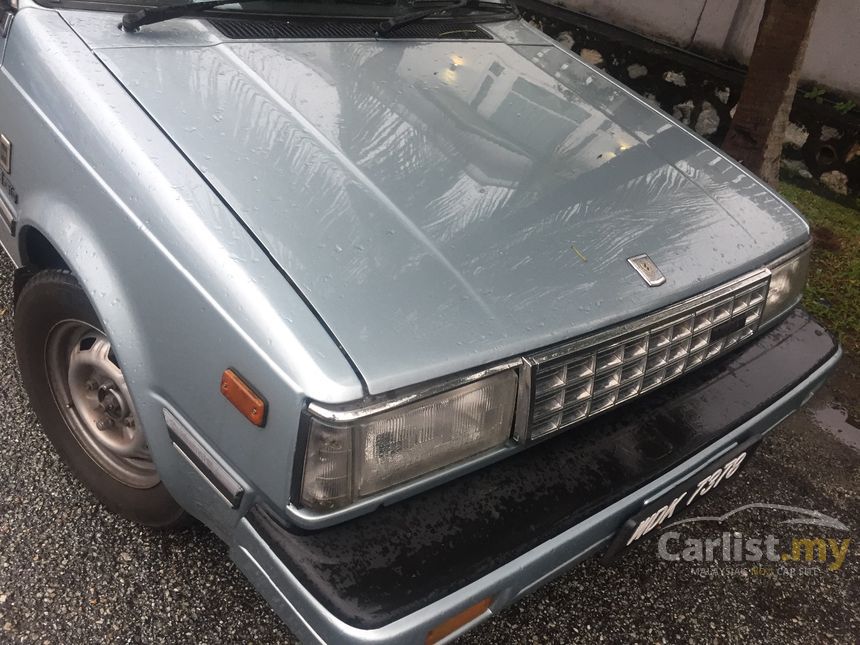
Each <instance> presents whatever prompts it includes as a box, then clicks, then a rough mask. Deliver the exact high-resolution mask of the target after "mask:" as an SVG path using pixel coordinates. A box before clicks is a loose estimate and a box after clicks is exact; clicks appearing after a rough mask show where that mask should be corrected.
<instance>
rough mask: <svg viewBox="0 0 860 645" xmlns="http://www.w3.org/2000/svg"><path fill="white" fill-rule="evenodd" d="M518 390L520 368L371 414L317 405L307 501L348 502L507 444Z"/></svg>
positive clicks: (310, 426)
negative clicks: (340, 412) (334, 410)
mask: <svg viewBox="0 0 860 645" xmlns="http://www.w3.org/2000/svg"><path fill="white" fill-rule="evenodd" d="M516 396H517V374H516V372H515V371H513V370H507V371H504V372H501V373H498V374H495V375H493V376H489V377H487V378H483V379H481V380H478V381H475V382H473V383H469V384H468V385H464V386H462V387H458V388H456V389H453V390H449V391H447V392H443V393H442V394H436V395H434V396H430V397H427V398H424V399H420V400H418V401H414V402H411V403H408V404H406V405H403V406H401V407H395V408H394V409H387V410H385V411H383V412H378V413H376V414H368V415H366V416H364V415H362V414H361V412H360V411H359V412H357V413H356V414H347V415H338V414H326V412H325V411H321V410H320V409H319V408H318V406H314V405H312V406H310V411H309V412H308V413H307V414H308V417H307V423H306V426H305V427H306V428H307V433H308V437H307V449H306V452H305V463H304V473H303V477H302V490H301V501H302V505H303V506H305V507H308V508H312V509H316V510H332V509H335V508H340V507H343V506H346V505H348V504H350V503H352V502H354V501H356V500H358V499H361V498H363V497H367V496H369V495H373V494H374V493H378V492H380V491H382V490H385V489H387V488H390V487H392V486H396V485H398V484H402V483H404V482H407V481H409V480H412V479H415V478H417V477H421V476H422V475H426V474H428V473H430V472H432V471H435V470H439V469H441V468H444V467H446V466H450V465H452V464H454V463H457V462H460V461H463V460H465V459H468V458H471V457H475V456H477V455H479V454H481V453H484V452H487V451H489V450H491V449H493V448H496V447H498V446H501V445H502V444H504V443H505V442H506V441H507V440H508V438H509V437H510V435H511V429H512V425H513V416H514V406H515V403H516ZM339 416H347V417H357V418H354V419H350V420H337V419H338V417H339Z"/></svg>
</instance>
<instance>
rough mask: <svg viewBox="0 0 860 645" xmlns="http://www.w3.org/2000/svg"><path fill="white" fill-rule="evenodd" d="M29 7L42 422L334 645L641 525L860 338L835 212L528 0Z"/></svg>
mask: <svg viewBox="0 0 860 645" xmlns="http://www.w3.org/2000/svg"><path fill="white" fill-rule="evenodd" d="M144 1H146V0H144ZM0 2H2V4H0V16H2V18H0V57H2V68H0V180H2V181H0V184H2V186H0V220H2V222H0V242H2V245H3V246H4V248H5V249H6V252H7V253H8V254H9V256H10V257H11V259H12V261H13V262H14V263H15V265H16V267H17V270H16V272H15V283H14V291H15V298H16V311H15V342H16V349H17V354H18V359H19V362H20V368H21V375H22V377H23V381H24V384H25V385H26V388H27V390H28V392H29V394H30V398H31V401H32V403H33V407H34V408H35V410H36V412H37V413H38V416H39V419H40V421H41V425H42V427H43V428H44V431H45V433H46V434H47V435H48V436H49V437H50V439H51V440H52V442H53V443H54V445H55V446H56V448H57V450H58V451H59V453H60V454H61V455H62V456H63V458H64V459H65V461H66V463H67V464H68V465H69V467H70V468H71V469H72V470H73V471H74V472H75V473H76V474H77V475H78V477H79V478H80V479H81V480H82V481H83V482H84V483H85V484H86V485H87V486H88V487H89V488H90V489H91V490H92V491H93V493H94V494H95V495H96V496H97V497H98V498H99V499H100V500H101V501H102V502H103V503H104V504H105V505H106V506H107V507H109V508H110V509H112V510H114V511H116V512H117V513H120V514H122V515H124V516H126V517H128V518H131V519H133V520H136V521H138V522H142V523H144V524H147V525H150V526H154V527H169V526H174V525H177V524H180V523H182V522H185V521H188V520H189V516H193V517H195V518H197V519H198V520H200V521H202V522H204V523H205V524H206V525H207V526H209V527H210V528H211V529H212V530H213V531H215V532H216V533H217V534H218V535H219V536H220V537H221V538H222V539H223V540H224V541H225V542H226V543H227V544H228V545H229V547H230V553H231V556H232V558H233V559H234V560H235V562H236V563H237V565H238V566H239V567H240V568H241V569H242V571H243V572H244V573H245V574H246V575H247V577H248V578H249V580H250V581H251V582H252V583H253V584H254V585H255V586H256V588H257V589H258V590H259V591H260V593H261V594H262V595H263V596H265V598H266V599H267V600H268V601H269V602H270V603H271V605H272V606H273V607H274V609H275V610H276V611H277V612H278V613H279V614H280V615H281V616H282V617H283V619H284V620H285V621H286V622H287V624H288V625H289V627H290V628H291V630H292V631H293V632H294V633H295V634H296V635H297V636H298V637H299V638H301V639H302V640H304V641H307V642H312V643H313V642H327V643H376V644H379V645H383V644H388V643H403V644H413V643H414V644H416V645H417V644H419V643H436V642H445V641H448V640H451V639H453V638H455V637H456V636H457V635H459V634H461V633H463V632H464V631H465V630H467V629H469V628H470V627H472V626H474V625H475V624H477V623H478V622H480V621H482V620H484V619H486V618H487V617H489V616H491V615H492V614H494V613H497V612H498V611H499V610H501V609H502V608H503V607H505V606H507V605H509V604H510V603H512V602H514V601H516V600H517V599H518V598H520V597H521V596H523V595H524V594H527V593H529V592H530V591H532V590H534V589H535V588H537V587H539V586H540V585H542V584H544V583H545V582H546V581H548V580H549V579H550V578H552V577H553V576H555V575H558V574H559V573H560V572H562V571H563V570H565V569H566V568H567V567H569V566H571V565H573V564H574V563H576V562H578V561H580V560H582V559H583V558H586V557H588V556H591V555H594V554H599V553H606V554H607V555H608V556H611V555H613V554H614V553H615V552H617V551H618V550H619V549H621V548H623V547H625V546H629V545H632V544H634V543H638V542H640V541H643V540H644V539H646V536H647V535H648V534H649V533H650V532H652V531H653V530H654V529H655V528H656V527H658V526H660V525H661V524H662V523H664V522H666V520H668V519H669V518H670V517H676V518H677V517H678V516H679V515H680V514H681V513H683V510H684V508H686V506H687V505H688V504H689V503H690V502H694V501H695V500H698V499H700V498H702V497H703V496H706V495H708V494H709V492H710V491H711V490H713V489H714V488H716V487H718V486H724V485H725V484H724V482H726V481H728V480H730V479H731V478H732V476H733V475H734V473H735V472H736V471H737V469H738V468H739V467H741V465H743V466H746V464H747V463H749V461H750V460H749V459H747V456H748V455H749V453H750V451H751V450H752V449H753V448H754V447H755V445H756V444H757V442H758V441H759V440H760V439H761V438H762V437H763V436H764V435H765V434H766V433H767V432H768V431H769V430H771V429H772V428H773V427H774V426H775V425H777V424H778V423H779V422H780V421H781V420H782V419H783V418H785V417H786V416H787V415H788V414H790V413H791V412H792V411H794V410H796V409H797V408H798V407H799V406H800V405H801V404H802V403H803V402H804V401H805V400H806V399H807V398H808V397H809V396H810V395H811V393H812V392H813V391H814V389H815V388H816V387H817V386H819V385H820V384H821V383H822V381H823V379H824V378H825V376H826V374H827V373H828V371H829V370H830V369H831V368H832V367H833V366H834V364H835V362H836V361H837V360H838V358H839V356H840V349H839V346H838V344H837V343H836V342H835V341H834V340H833V338H832V337H831V336H830V335H829V334H827V333H826V332H825V331H824V330H823V329H822V328H821V327H819V325H818V324H817V323H816V322H815V321H813V320H812V319H811V318H810V317H809V316H808V315H807V314H805V313H803V312H802V311H801V310H799V309H796V305H797V304H798V301H799V299H800V295H801V292H802V290H803V287H804V282H805V279H806V273H807V268H808V264H809V251H810V245H809V240H810V233H809V227H808V226H807V224H806V222H805V221H804V220H803V218H802V217H800V215H798V214H797V212H796V211H794V210H793V209H792V208H791V207H790V206H788V205H787V204H786V203H785V202H784V201H782V200H781V199H780V198H779V197H778V196H777V195H775V194H774V193H773V192H772V191H771V190H770V189H769V188H767V187H766V186H764V185H762V184H761V183H760V182H759V181H757V180H756V179H755V178H754V177H752V176H750V174H749V173H747V172H746V171H744V170H743V169H742V168H740V167H738V166H737V165H736V164H734V163H733V162H732V161H731V160H729V159H727V158H726V157H724V156H723V155H722V154H721V153H720V152H718V151H717V150H715V149H714V148H712V147H711V146H710V145H708V144H707V143H706V142H704V141H703V140H701V139H700V138H698V137H697V136H696V135H695V134H693V133H692V132H690V131H689V130H687V129H685V128H684V127H682V126H680V125H679V124H677V123H675V122H674V121H672V120H671V119H670V118H669V117H667V116H666V115H664V114H663V113H661V112H659V111H657V110H655V109H653V108H651V107H650V106H649V105H648V104H646V103H644V102H643V101H642V100H640V99H639V98H637V97H636V96H634V95H633V94H631V93H630V92H629V91H627V90H626V89H625V88H623V87H621V86H619V85H618V84H616V83H614V82H613V81H612V80H610V79H609V78H607V77H606V76H605V75H603V74H602V73H601V72H600V71H598V70H596V69H594V68H592V67H589V66H588V65H586V64H585V63H583V62H582V61H580V60H579V59H578V58H576V57H575V56H573V55H572V54H571V53H570V52H569V51H565V50H564V49H562V48H560V47H559V46H558V45H557V44H556V43H555V42H553V41H552V40H550V39H548V38H547V37H546V36H544V35H542V34H541V33H539V32H538V31H536V30H535V29H533V28H532V27H530V26H529V25H528V24H526V23H524V22H522V21H520V20H519V19H518V18H517V16H516V12H515V9H514V8H513V7H512V6H510V5H508V4H500V3H497V2H486V1H478V0H461V1H459V2H454V3H448V2H437V1H436V0H432V1H427V0H411V1H410V2H402V1H398V0H367V1H366V2H365V1H364V0H350V1H349V2H347V1H345V0H344V1H341V2H337V1H334V2H322V1H320V2H311V1H291V0H281V1H278V0H252V1H249V2H243V3H241V4H224V3H222V2H218V1H215V2H200V3H198V4H195V5H172V6H167V5H161V6H158V0H151V2H152V4H150V5H146V6H144V5H143V4H142V3H141V2H140V1H139V0H11V4H10V0H0ZM753 467H754V466H753ZM207 593H215V592H214V591H207Z"/></svg>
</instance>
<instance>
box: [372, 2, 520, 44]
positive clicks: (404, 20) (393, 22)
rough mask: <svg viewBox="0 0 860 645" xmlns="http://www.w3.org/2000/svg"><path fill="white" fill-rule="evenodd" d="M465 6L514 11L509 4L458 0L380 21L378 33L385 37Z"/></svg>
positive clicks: (478, 8)
mask: <svg viewBox="0 0 860 645" xmlns="http://www.w3.org/2000/svg"><path fill="white" fill-rule="evenodd" d="M464 7H468V8H470V9H476V10H480V11H487V12H491V13H511V12H512V11H513V8H512V7H511V6H510V5H509V4H499V5H496V6H488V5H483V6H482V5H481V3H480V1H479V0H458V1H457V2H452V3H451V4H446V5H442V6H441V7H435V8H434V9H425V10H423V11H413V12H412V13H407V14H403V15H402V16H397V17H394V18H389V19H388V20H384V21H383V22H381V23H379V26H378V27H377V28H376V35H377V37H383V36H386V35H387V34H390V33H391V32H392V31H396V30H398V29H400V28H401V27H405V26H406V25H411V24H412V23H414V22H418V21H420V20H424V19H425V18H431V17H432V16H436V15H438V14H440V13H447V12H449V11H453V10H455V9H462V8H464Z"/></svg>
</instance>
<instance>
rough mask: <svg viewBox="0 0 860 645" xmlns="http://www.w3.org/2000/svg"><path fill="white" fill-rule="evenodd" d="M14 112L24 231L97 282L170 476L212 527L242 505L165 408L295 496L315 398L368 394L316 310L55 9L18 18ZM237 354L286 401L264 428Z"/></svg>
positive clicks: (278, 493) (243, 467) (7, 66)
mask: <svg viewBox="0 0 860 645" xmlns="http://www.w3.org/2000/svg"><path fill="white" fill-rule="evenodd" d="M0 126H2V130H3V132H4V133H5V134H7V136H9V137H10V138H13V139H14V145H15V167H14V171H13V175H12V177H11V179H12V181H13V182H14V184H15V189H16V191H17V193H18V194H19V196H20V202H19V204H18V207H17V218H18V230H19V231H21V230H26V229H27V228H33V229H36V230H38V231H39V232H40V233H41V234H42V235H44V236H45V237H46V238H47V239H48V240H49V241H50V242H51V244H53V246H54V248H55V249H56V250H57V251H58V252H59V253H60V255H61V256H62V258H63V259H64V261H65V262H66V263H67V264H68V266H69V267H70V268H71V269H72V270H73V272H74V273H75V274H76V276H77V277H78V279H79V280H80V282H81V283H82V284H83V285H84V286H85V289H86V290H87V292H88V294H89V297H90V300H91V302H92V304H93V306H94V307H95V309H96V311H97V313H98V315H99V317H100V319H101V320H102V322H103V324H104V326H105V330H106V331H107V332H108V334H109V335H110V336H111V338H112V340H113V342H114V344H115V346H116V348H117V354H118V356H119V358H120V360H121V362H122V366H123V370H124V372H125V374H126V376H127V379H128V381H129V385H130V389H131V392H132V396H133V397H134V400H135V405H136V406H137V409H138V413H139V415H140V417H141V421H142V423H143V426H144V428H145V431H146V433H147V438H148V439H149V442H150V446H151V449H152V452H153V455H154V458H155V460H156V463H157V465H158V468H159V472H160V473H161V475H162V478H163V480H164V482H165V484H166V485H167V487H168V489H169V490H170V491H171V493H173V495H174V496H175V497H176V498H177V500H178V501H179V502H180V503H181V504H183V506H185V507H186V508H187V509H188V510H190V511H192V512H193V513H195V514H196V515H198V516H200V517H201V518H202V519H204V520H207V521H208V522H209V523H210V525H211V524H213V523H214V524H216V525H217V524H219V523H223V522H225V521H231V522H232V521H235V519H236V517H235V515H230V514H223V515H219V512H218V511H217V509H213V508H212V504H211V499H212V497H211V495H210V494H209V493H210V492H211V491H208V490H207V489H206V486H207V484H206V483H205V482H203V481H202V480H200V479H199V478H197V477H196V476H192V475H193V471H192V470H190V469H189V468H190V466H189V464H188V463H187V462H186V461H184V460H183V459H181V458H179V457H178V456H177V455H178V453H177V452H176V451H175V450H174V448H173V445H172V443H171V441H170V439H169V438H168V436H167V433H166V431H165V427H164V419H163V416H162V412H163V408H164V407H168V408H170V409H172V410H173V411H174V412H175V413H176V414H177V416H178V417H179V418H182V419H185V420H186V421H187V422H188V423H189V424H190V425H191V427H192V430H193V431H194V432H196V433H197V434H198V435H199V437H200V438H201V439H202V441H203V443H204V444H206V445H209V446H211V447H212V448H213V449H214V450H215V451H216V452H217V454H219V455H221V457H222V458H223V460H224V462H225V465H226V466H227V467H229V468H231V469H233V470H234V471H236V472H238V473H240V474H241V476H242V478H243V480H245V481H246V482H247V483H248V484H249V485H250V487H251V489H252V490H251V491H249V492H251V493H255V494H260V495H262V496H263V497H265V498H266V499H267V500H269V501H270V502H272V503H273V504H275V505H276V506H281V507H283V506H284V505H285V504H286V503H287V499H288V494H289V482H290V477H291V467H292V464H293V457H294V450H295V445H296V433H297V428H298V422H299V415H300V412H301V409H302V406H303V402H304V400H305V398H306V397H308V396H310V397H313V398H315V399H320V400H328V401H332V402H337V401H346V400H351V399H356V398H359V397H360V396H361V395H362V387H361V383H360V381H359V380H358V378H357V376H356V374H355V372H354V371H353V370H352V368H351V366H350V365H349V362H348V361H347V359H346V358H345V357H344V355H343V354H342V353H341V351H340V350H339V348H338V347H337V345H336V343H335V342H334V341H333V339H332V338H331V337H330V336H329V335H328V333H327V332H326V330H325V329H324V328H323V326H322V325H321V324H320V322H319V321H318V320H317V318H316V317H315V315H314V313H313V311H311V310H310V309H309V307H308V306H307V305H306V303H305V302H304V300H303V299H302V298H301V296H300V295H299V294H298V293H297V292H296V291H295V290H294V289H293V288H292V286H291V285H290V283H289V282H288V280H287V279H285V276H283V275H281V274H280V273H279V271H278V270H277V269H276V268H275V266H274V265H273V264H272V263H271V262H270V261H269V259H268V258H267V257H266V255H265V254H264V253H263V251H262V250H261V249H260V247H259V246H258V245H257V244H256V243H255V242H254V241H253V240H252V239H251V238H250V237H249V236H248V234H247V233H246V231H245V230H244V229H243V228H242V226H241V225H240V224H239V222H238V221H237V219H236V217H235V216H234V215H233V213H231V212H230V211H229V210H228V209H227V208H226V207H225V206H224V204H223V203H222V202H221V201H220V200H219V199H218V197H217V196H216V195H215V194H214V193H213V192H212V190H211V189H210V188H209V186H207V185H206V184H205V183H204V182H203V181H202V179H201V178H200V176H199V175H198V174H197V173H196V172H195V171H194V170H193V169H192V168H191V167H190V166H189V165H188V164H187V162H186V161H185V159H184V158H183V157H182V155H181V154H180V153H179V152H178V151H177V150H176V149H175V147H174V146H173V145H172V144H171V143H170V141H168V140H167V139H166V138H165V137H164V135H163V134H162V133H161V132H160V131H159V130H158V129H157V128H156V127H155V125H154V124H153V123H152V122H151V120H150V119H149V118H148V116H147V115H146V114H145V113H144V112H143V111H142V110H141V109H140V108H139V106H138V105H137V104H135V103H134V102H133V101H132V100H131V99H130V97H129V96H128V95H127V93H126V92H125V91H124V90H123V89H122V88H121V87H120V86H119V85H118V84H117V83H116V82H115V80H114V79H113V77H112V76H110V74H109V73H108V72H107V71H106V70H105V69H104V67H103V66H102V64H101V63H100V62H99V61H98V60H97V59H96V58H95V57H94V56H93V55H92V52H91V51H89V50H88V49H87V48H86V47H85V46H84V44H83V43H82V42H81V41H80V40H79V39H78V38H77V37H76V36H75V35H74V34H73V32H72V31H71V30H70V29H69V27H68V25H67V24H66V23H65V22H64V21H63V20H62V19H61V18H60V16H59V15H58V14H56V13H55V12H53V11H47V10H41V9H35V8H27V9H22V10H21V11H20V12H19V13H18V15H17V16H16V19H15V30H14V31H13V33H12V36H11V37H10V41H9V44H8V47H7V51H6V59H5V61H4V67H3V69H2V74H0ZM227 367H233V368H234V369H236V370H237V371H239V372H240V373H242V374H243V375H244V376H245V377H246V378H247V379H248V380H249V381H250V382H251V383H253V384H254V386H255V387H256V388H258V389H259V390H260V391H261V393H263V394H264V395H265V396H266V397H267V398H268V400H269V401H270V402H271V405H270V411H269V418H268V423H267V425H266V427H265V428H263V429H258V428H256V427H254V426H252V425H251V424H250V423H249V422H247V421H246V420H245V419H244V418H243V417H242V416H241V415H240V414H239V413H238V412H237V411H236V410H235V409H234V408H233V407H232V406H231V405H230V404H229V403H228V402H227V401H226V400H225V399H224V398H223V397H221V396H220V395H219V391H218V390H219V381H220V376H221V373H222V372H223V370H224V369H225V368H227ZM246 497H248V499H249V502H248V503H250V498H251V497H253V495H250V496H246Z"/></svg>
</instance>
